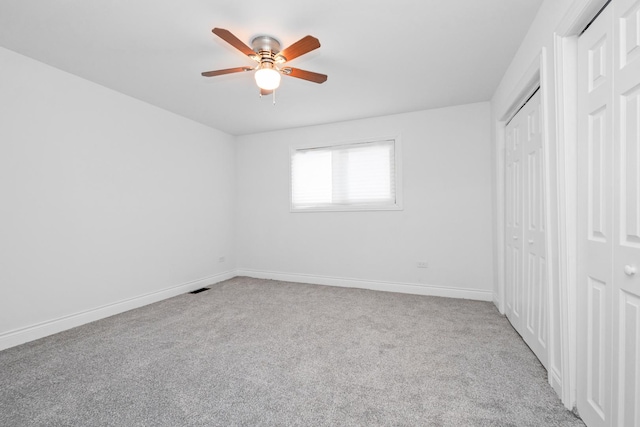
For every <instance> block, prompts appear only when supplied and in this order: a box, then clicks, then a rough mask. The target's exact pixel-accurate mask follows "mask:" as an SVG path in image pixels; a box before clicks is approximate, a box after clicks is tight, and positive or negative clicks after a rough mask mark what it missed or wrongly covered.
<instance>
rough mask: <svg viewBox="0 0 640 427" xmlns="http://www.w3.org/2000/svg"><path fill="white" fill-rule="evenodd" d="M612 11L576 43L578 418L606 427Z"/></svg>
mask: <svg viewBox="0 0 640 427" xmlns="http://www.w3.org/2000/svg"><path fill="white" fill-rule="evenodd" d="M612 19H613V13H612V10H611V7H606V8H605V9H604V10H603V11H602V13H601V14H600V16H599V17H598V18H597V19H596V20H595V21H594V22H593V23H592V24H591V26H590V27H589V28H588V29H587V30H586V31H585V32H584V33H583V34H582V35H581V36H580V38H579V40H578V70H580V71H579V75H578V378H577V379H578V411H579V413H580V416H581V417H582V419H583V420H584V421H585V423H586V424H587V425H588V426H590V427H594V426H606V425H610V423H611V375H610V371H611V353H610V350H611V344H612V342H611V334H610V330H611V301H612V299H611V294H612V234H613V225H612V220H613V200H612V192H613V191H612V190H613V177H612V161H613V122H612V110H613V97H612V89H613V81H612V80H613V48H612V37H611V33H612Z"/></svg>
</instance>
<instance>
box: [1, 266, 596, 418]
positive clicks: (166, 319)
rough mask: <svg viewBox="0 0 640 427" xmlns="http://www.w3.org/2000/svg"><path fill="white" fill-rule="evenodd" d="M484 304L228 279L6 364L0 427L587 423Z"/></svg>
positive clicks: (36, 347)
mask: <svg viewBox="0 0 640 427" xmlns="http://www.w3.org/2000/svg"><path fill="white" fill-rule="evenodd" d="M546 375H547V374H546V371H545V369H544V368H543V367H542V365H541V364H540V363H539V361H538V360H537V359H536V357H535V356H534V354H533V353H532V352H531V351H530V349H529V348H528V347H527V345H526V344H525V343H524V342H523V341H522V339H521V338H520V336H519V335H518V334H517V333H516V332H515V331H514V329H513V328H512V327H511V325H510V324H509V323H508V321H507V319H506V318H505V317H503V316H501V315H500V314H499V313H498V311H497V310H496V308H495V306H494V305H493V304H492V303H488V302H480V301H470V300H461V299H452V298H439V297H429V296H416V295H407V294H396V293H388V292H377V291H369V290H362V289H349V288H338V287H329V286H316V285H306V284H297V283H287V282H279V281H270V280H260V279H252V278H247V277H236V278H234V279H231V280H228V281H225V282H222V283H219V284H216V285H212V286H211V289H210V290H208V291H206V292H201V293H198V294H184V295H180V296H177V297H174V298H170V299H167V300H164V301H161V302H158V303H155V304H151V305H148V306H145V307H142V308H139V309H136V310H131V311H128V312H126V313H122V314H119V315H116V316H112V317H109V318H106V319H103V320H100V321H97V322H93V323H89V324H86V325H83V326H80V327H77V328H74V329H71V330H68V331H65V332H62V333H59V334H56V335H52V336H49V337H46V338H42V339H39V340H37V341H33V342H30V343H27V344H23V345H20V346H17V347H14V348H10V349H7V350H4V351H2V352H0V425H2V426H364V425H367V426H391V425H393V426H536V427H540V426H583V425H584V424H583V423H582V421H581V420H580V419H579V418H576V417H575V416H574V415H573V414H572V413H571V412H569V411H568V410H566V409H565V408H564V407H563V405H562V404H561V402H560V400H559V398H558V397H557V395H556V394H555V392H554V391H553V390H552V389H551V387H550V386H549V384H548V383H547V379H546Z"/></svg>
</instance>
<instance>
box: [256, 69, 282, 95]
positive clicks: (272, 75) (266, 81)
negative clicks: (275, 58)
mask: <svg viewBox="0 0 640 427" xmlns="http://www.w3.org/2000/svg"><path fill="white" fill-rule="evenodd" d="M255 78H256V83H257V84H258V87H259V88H260V89H264V90H274V89H276V88H277V87H278V86H280V79H281V76H280V73H279V72H278V71H276V70H274V69H273V68H261V69H259V70H258V71H256V74H255Z"/></svg>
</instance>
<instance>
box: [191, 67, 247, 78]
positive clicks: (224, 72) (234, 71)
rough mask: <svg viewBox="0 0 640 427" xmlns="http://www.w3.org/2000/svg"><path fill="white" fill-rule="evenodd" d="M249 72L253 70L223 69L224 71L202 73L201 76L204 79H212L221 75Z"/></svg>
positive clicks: (242, 68) (241, 68) (240, 68)
mask: <svg viewBox="0 0 640 427" xmlns="http://www.w3.org/2000/svg"><path fill="white" fill-rule="evenodd" d="M251 70H253V68H249V67H235V68H225V69H224V70H215V71H205V72H203V73H202V75H203V76H204V77H214V76H221V75H223V74H231V73H239V72H241V71H251Z"/></svg>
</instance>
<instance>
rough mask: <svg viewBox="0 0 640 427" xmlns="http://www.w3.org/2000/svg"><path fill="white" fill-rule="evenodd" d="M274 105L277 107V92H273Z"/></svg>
mask: <svg viewBox="0 0 640 427" xmlns="http://www.w3.org/2000/svg"><path fill="white" fill-rule="evenodd" d="M273 105H276V90H275V89H274V90H273Z"/></svg>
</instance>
